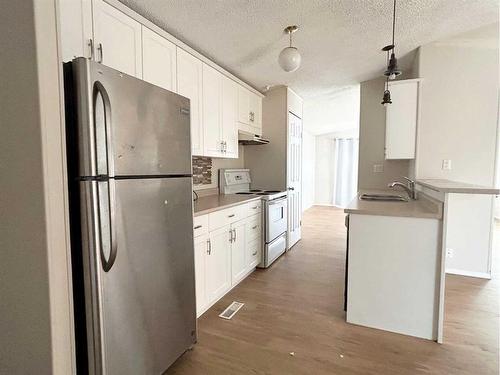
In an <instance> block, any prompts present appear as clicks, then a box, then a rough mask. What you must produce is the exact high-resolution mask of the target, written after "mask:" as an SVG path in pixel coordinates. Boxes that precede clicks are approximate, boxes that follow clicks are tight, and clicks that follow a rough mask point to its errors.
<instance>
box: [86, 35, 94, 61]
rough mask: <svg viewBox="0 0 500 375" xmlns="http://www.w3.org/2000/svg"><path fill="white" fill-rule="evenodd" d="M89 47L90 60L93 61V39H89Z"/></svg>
mask: <svg viewBox="0 0 500 375" xmlns="http://www.w3.org/2000/svg"><path fill="white" fill-rule="evenodd" d="M87 46H88V47H89V59H90V60H93V59H94V41H93V40H92V38H90V39H89V42H88V43H87Z"/></svg>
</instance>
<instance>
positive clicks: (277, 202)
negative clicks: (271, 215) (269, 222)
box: [269, 197, 287, 206]
mask: <svg viewBox="0 0 500 375" xmlns="http://www.w3.org/2000/svg"><path fill="white" fill-rule="evenodd" d="M286 199H287V198H286V197H284V198H280V199H276V200H274V201H269V205H270V206H274V205H275V204H279V203H282V202H285V201H286Z"/></svg>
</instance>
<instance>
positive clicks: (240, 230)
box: [231, 220, 247, 286]
mask: <svg viewBox="0 0 500 375" xmlns="http://www.w3.org/2000/svg"><path fill="white" fill-rule="evenodd" d="M231 231H232V236H231V238H232V242H231V285H233V286H234V285H236V284H237V283H238V282H240V281H241V280H242V279H243V277H244V276H245V273H246V271H247V263H246V254H245V245H246V240H245V237H246V236H245V220H241V221H239V222H237V223H234V224H232V225H231Z"/></svg>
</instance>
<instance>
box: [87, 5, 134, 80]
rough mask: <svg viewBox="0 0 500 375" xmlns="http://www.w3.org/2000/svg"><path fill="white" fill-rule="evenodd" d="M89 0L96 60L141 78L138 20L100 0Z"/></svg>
mask: <svg viewBox="0 0 500 375" xmlns="http://www.w3.org/2000/svg"><path fill="white" fill-rule="evenodd" d="M93 4H94V43H95V55H96V56H95V59H96V61H99V62H102V63H103V64H104V65H106V66H109V67H111V68H114V69H117V70H119V71H121V72H123V73H126V74H129V75H131V76H135V77H137V78H142V47H141V44H142V43H141V42H142V39H141V24H140V23H139V22H137V21H135V20H134V19H132V18H130V17H129V16H127V15H126V14H124V13H122V12H120V11H119V10H118V9H116V8H113V7H112V6H111V5H109V4H107V3H105V2H104V1H103V0H95V1H94V2H93Z"/></svg>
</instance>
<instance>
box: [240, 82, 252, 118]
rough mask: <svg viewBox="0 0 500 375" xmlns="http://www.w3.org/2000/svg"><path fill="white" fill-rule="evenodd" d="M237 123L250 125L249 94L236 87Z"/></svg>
mask: <svg viewBox="0 0 500 375" xmlns="http://www.w3.org/2000/svg"><path fill="white" fill-rule="evenodd" d="M238 122H241V123H242V124H247V125H248V124H250V92H249V91H248V90H247V89H246V88H244V87H243V86H239V87H238Z"/></svg>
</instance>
